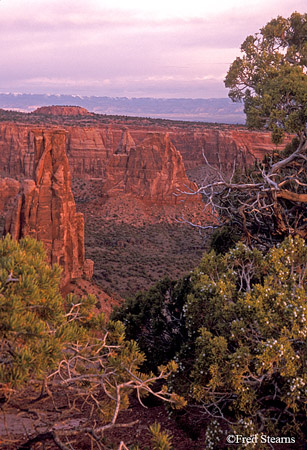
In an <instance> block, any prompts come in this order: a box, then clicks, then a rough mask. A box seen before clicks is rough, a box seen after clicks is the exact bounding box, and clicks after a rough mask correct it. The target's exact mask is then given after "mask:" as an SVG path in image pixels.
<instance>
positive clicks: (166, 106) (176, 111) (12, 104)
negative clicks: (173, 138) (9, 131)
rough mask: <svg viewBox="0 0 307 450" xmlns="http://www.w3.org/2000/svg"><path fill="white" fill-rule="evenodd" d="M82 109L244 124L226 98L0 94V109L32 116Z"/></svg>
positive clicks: (239, 109) (240, 107)
mask: <svg viewBox="0 0 307 450" xmlns="http://www.w3.org/2000/svg"><path fill="white" fill-rule="evenodd" d="M51 105H69V106H82V107H83V108H86V109H87V110H89V111H90V112H94V113H97V114H107V115H119V116H138V117H152V118H154V119H155V118H162V119H171V120H187V121H193V122H194V121H200V122H217V123H229V124H244V123H245V114H244V112H243V105H242V104H240V103H233V102H232V101H231V100H230V99H228V98H208V99H201V98H197V99H192V98H127V97H95V96H91V97H84V96H79V95H51V94H19V93H18V94H15V93H13V94H12V93H9V94H7V93H3V94H0V108H2V109H11V110H16V111H23V112H31V111H34V110H35V109H36V108H38V107H40V106H51Z"/></svg>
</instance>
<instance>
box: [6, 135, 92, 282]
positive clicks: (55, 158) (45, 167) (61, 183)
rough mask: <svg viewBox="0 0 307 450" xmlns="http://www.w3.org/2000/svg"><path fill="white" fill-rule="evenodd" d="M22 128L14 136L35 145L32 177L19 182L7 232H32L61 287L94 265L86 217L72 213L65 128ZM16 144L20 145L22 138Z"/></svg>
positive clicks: (89, 272) (18, 235) (89, 273)
mask: <svg viewBox="0 0 307 450" xmlns="http://www.w3.org/2000/svg"><path fill="white" fill-rule="evenodd" d="M21 131H22V133H20V134H19V135H18V136H19V137H20V136H22V137H24V136H25V135H27V137H28V142H30V143H31V147H30V148H31V150H32V149H33V154H32V153H31V161H32V164H33V167H32V166H31V171H32V169H33V176H32V178H25V179H22V180H21V181H20V186H19V190H18V193H17V195H16V197H15V200H14V202H13V205H12V207H11V209H10V211H9V212H8V214H7V217H6V222H5V233H10V234H11V235H12V236H13V237H14V238H15V239H20V238H21V237H23V236H26V235H30V236H33V237H35V238H36V239H38V240H40V241H42V242H43V243H44V245H45V249H46V252H47V257H48V260H49V263H51V264H54V263H57V264H59V265H60V266H61V267H62V269H63V276H62V284H63V285H65V284H66V283H68V282H69V281H70V280H72V279H75V278H79V277H81V276H82V275H85V276H87V277H88V278H90V277H91V276H92V272H93V263H92V261H90V260H86V259H85V255H84V219H83V214H81V213H77V212H76V205H75V201H74V197H73V194H72V191H71V175H70V170H69V163H68V159H67V155H66V151H65V149H66V132H65V131H64V130H54V129H50V130H48V129H32V130H31V131H29V130H28V131H27V132H25V130H23V129H22V130H21ZM20 142H22V143H24V140H21V141H20ZM23 149H24V148H23ZM23 156H24V155H23ZM21 161H22V159H21V160H20V162H21ZM27 169H28V168H27ZM27 173H28V172H27ZM27 173H26V174H27ZM26 174H25V175H26ZM2 183H3V180H2ZM14 183H15V184H16V181H15V180H13V181H8V180H6V184H10V185H12V186H13V188H14V189H15V190H16V188H17V185H15V184H14ZM17 183H18V182H17ZM1 192H2V191H1ZM11 192H12V190H11ZM1 196H2V195H1Z"/></svg>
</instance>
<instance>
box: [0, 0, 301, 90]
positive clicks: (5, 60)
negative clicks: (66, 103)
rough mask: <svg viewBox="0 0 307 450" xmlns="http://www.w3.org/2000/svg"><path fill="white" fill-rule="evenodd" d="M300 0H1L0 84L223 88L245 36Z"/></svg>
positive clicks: (1, 87) (19, 87)
mask: <svg viewBox="0 0 307 450" xmlns="http://www.w3.org/2000/svg"><path fill="white" fill-rule="evenodd" d="M304 6H305V0H244V1H243V0H147V1H146V0H141V1H140V0H83V1H80V0H0V61H1V71H0V92H25V93H58V94H61V93H64V94H76V95H98V96H104V95H106V96H112V97H166V98H171V97H191V98H210V97H227V90H226V89H225V88H224V84H223V79H224V78H225V75H226V72H227V70H228V67H229V65H230V63H231V62H232V61H233V60H234V58H235V57H236V56H238V55H239V54H240V50H239V48H240V45H241V44H242V42H243V41H244V39H245V37H246V36H247V35H249V34H254V33H256V32H257V31H259V28H261V27H262V26H263V25H265V24H266V23H267V22H268V21H269V20H270V19H272V18H274V17H277V16H278V15H282V16H284V17H289V16H290V14H291V13H292V12H293V11H295V10H296V11H298V12H300V13H304V12H305V7H304Z"/></svg>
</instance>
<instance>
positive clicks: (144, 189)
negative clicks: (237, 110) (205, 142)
mask: <svg viewBox="0 0 307 450" xmlns="http://www.w3.org/2000/svg"><path fill="white" fill-rule="evenodd" d="M106 174H107V179H106V182H105V184H104V188H103V190H104V192H105V193H107V194H108V195H109V196H116V195H119V194H120V193H124V194H132V195H133V196H135V197H138V198H140V199H142V200H145V201H147V202H152V203H155V202H159V203H164V204H165V203H173V204H174V203H176V201H177V197H176V196H175V195H174V193H176V192H178V191H179V190H187V189H191V190H196V189H197V187H196V185H195V184H194V183H192V182H191V181H189V180H188V178H187V176H186V173H185V168H184V164H183V160H182V156H181V155H180V153H179V152H178V151H177V149H176V148H175V146H174V145H173V144H172V143H171V141H170V138H169V135H168V133H166V134H162V133H148V134H147V136H146V138H145V139H144V140H143V141H142V142H141V143H140V144H139V145H135V143H134V141H133V139H132V138H131V136H130V134H129V133H128V132H127V131H125V132H124V134H123V137H122V139H121V143H120V146H119V147H118V149H117V150H116V152H115V153H114V155H113V156H112V157H111V159H110V161H109V164H108V166H107V168H106Z"/></svg>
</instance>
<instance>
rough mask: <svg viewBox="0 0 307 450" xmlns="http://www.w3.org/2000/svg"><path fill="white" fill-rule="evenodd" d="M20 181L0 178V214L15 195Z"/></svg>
mask: <svg viewBox="0 0 307 450" xmlns="http://www.w3.org/2000/svg"><path fill="white" fill-rule="evenodd" d="M19 188H20V183H19V181H17V180H14V179H13V178H0V214H2V213H3V212H5V210H6V208H7V207H8V205H9V203H10V202H12V200H13V199H14V198H15V197H16V195H17V193H18V191H19Z"/></svg>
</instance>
